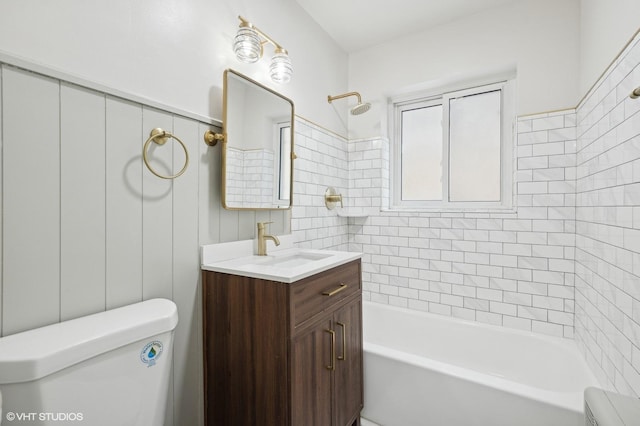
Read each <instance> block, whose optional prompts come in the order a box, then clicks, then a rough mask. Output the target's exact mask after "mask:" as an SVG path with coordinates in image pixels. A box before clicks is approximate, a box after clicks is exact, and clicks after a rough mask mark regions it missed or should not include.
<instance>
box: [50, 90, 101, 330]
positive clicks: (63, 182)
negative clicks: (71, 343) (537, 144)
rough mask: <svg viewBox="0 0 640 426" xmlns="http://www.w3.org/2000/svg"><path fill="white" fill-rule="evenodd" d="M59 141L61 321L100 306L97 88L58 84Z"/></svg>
mask: <svg viewBox="0 0 640 426" xmlns="http://www.w3.org/2000/svg"><path fill="white" fill-rule="evenodd" d="M60 141H61V143H60V215H61V216H60V220H61V222H60V227H61V229H60V243H61V244H60V311H61V313H60V319H61V320H62V321H65V320H68V319H72V318H77V317H80V316H84V315H89V314H92V313H95V312H99V311H102V310H104V309H105V270H106V267H105V202H106V201H105V199H106V197H105V195H106V194H105V97H104V95H103V94H100V93H97V92H95V91H89V90H87V89H84V88H80V87H77V86H71V85H69V84H66V83H62V84H61V85H60ZM43 178H44V177H43Z"/></svg>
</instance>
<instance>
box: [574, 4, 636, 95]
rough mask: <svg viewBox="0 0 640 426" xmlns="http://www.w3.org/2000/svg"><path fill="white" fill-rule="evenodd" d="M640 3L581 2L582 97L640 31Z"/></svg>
mask: <svg viewBox="0 0 640 426" xmlns="http://www.w3.org/2000/svg"><path fill="white" fill-rule="evenodd" d="M638 17H640V2H639V1H638V0H580V74H579V75H580V94H581V95H584V94H586V93H587V91H588V90H589V88H591V86H592V85H594V84H595V83H596V80H597V79H598V77H600V74H602V72H604V70H605V69H606V68H607V67H608V66H609V65H610V64H611V62H612V61H613V60H614V59H615V57H616V56H617V55H618V53H620V51H621V50H622V48H623V47H624V46H625V44H626V43H627V42H628V41H629V40H630V39H631V37H633V35H634V34H635V33H636V31H638V30H639V29H640V20H639V19H638Z"/></svg>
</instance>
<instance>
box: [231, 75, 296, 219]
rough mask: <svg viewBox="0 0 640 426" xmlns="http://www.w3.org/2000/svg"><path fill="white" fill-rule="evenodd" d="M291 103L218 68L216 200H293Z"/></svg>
mask: <svg viewBox="0 0 640 426" xmlns="http://www.w3.org/2000/svg"><path fill="white" fill-rule="evenodd" d="M293 117H294V107H293V102H292V101H291V100H290V99H288V98H286V97H284V96H282V95H281V94H279V93H277V92H275V91H274V90H271V89H269V88H268V87H265V86H263V85H262V84H260V83H258V82H256V81H254V80H252V79H250V78H249V77H247V76H245V75H242V74H240V73H238V72H236V71H234V70H231V69H228V70H226V71H225V72H224V89H223V120H222V121H223V133H224V135H225V138H224V140H223V143H222V205H223V207H224V208H225V209H229V210H265V209H266V210H280V209H289V208H291V205H292V202H293V158H294V155H293V154H292V153H293V152H294V151H293V142H294V141H293V134H294V131H293V121H294V120H293Z"/></svg>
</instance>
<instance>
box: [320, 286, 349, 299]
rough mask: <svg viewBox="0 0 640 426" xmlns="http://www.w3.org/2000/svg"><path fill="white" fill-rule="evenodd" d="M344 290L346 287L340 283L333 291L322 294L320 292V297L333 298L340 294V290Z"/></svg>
mask: <svg viewBox="0 0 640 426" xmlns="http://www.w3.org/2000/svg"><path fill="white" fill-rule="evenodd" d="M346 288H347V285H346V284H345V283H340V287H338V288H335V289H333V290H331V291H324V292H322V295H323V296H329V297H331V296H333V295H335V294H338V293H340V292H341V291H342V290H344V289H346Z"/></svg>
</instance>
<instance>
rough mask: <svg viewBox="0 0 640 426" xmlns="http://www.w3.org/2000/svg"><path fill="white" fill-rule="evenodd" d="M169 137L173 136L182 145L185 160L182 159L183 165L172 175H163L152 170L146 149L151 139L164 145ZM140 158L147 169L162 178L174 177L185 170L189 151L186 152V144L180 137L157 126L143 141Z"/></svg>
mask: <svg viewBox="0 0 640 426" xmlns="http://www.w3.org/2000/svg"><path fill="white" fill-rule="evenodd" d="M169 138H173V139H175V140H177V141H178V142H179V143H180V145H182V149H184V156H185V161H184V167H183V168H182V170H180V171H179V172H178V173H176V174H175V175H173V176H164V175H161V174H160V173H158V172H156V171H155V170H153V168H152V167H151V164H149V160H148V159H147V151H148V150H149V145H150V144H151V141H154V142H155V143H157V144H158V145H164V144H165V143H167V140H168V139H169ZM142 159H143V160H144V164H146V165H147V168H148V169H149V171H150V172H151V173H153V174H154V175H156V176H158V177H159V178H162V179H175V178H177V177H178V176H181V175H182V174H183V173H184V172H185V171H186V170H187V166H188V165H189V153H188V152H187V147H186V145H185V144H184V143H183V142H182V141H181V140H180V139H178V137H177V136H175V135H172V134H171V133H169V132H166V131H164V130H162V129H161V128H159V127H158V128H155V129H153V130H152V131H151V133H150V135H149V139H147V141H146V142H145V143H144V148H142Z"/></svg>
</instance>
